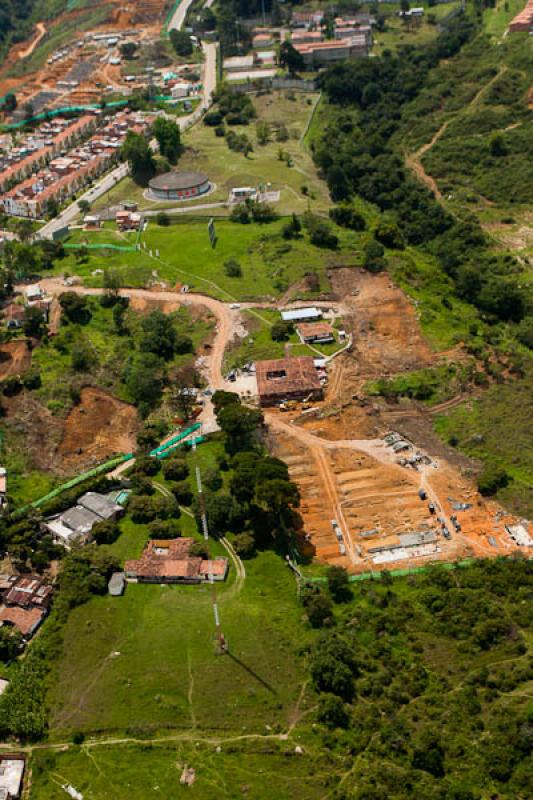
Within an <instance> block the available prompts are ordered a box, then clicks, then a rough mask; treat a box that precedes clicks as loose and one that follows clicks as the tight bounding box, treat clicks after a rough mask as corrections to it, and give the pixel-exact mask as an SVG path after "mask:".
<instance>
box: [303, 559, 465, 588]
mask: <svg viewBox="0 0 533 800" xmlns="http://www.w3.org/2000/svg"><path fill="white" fill-rule="evenodd" d="M475 562H476V559H475V558H465V559H463V560H462V561H453V562H451V563H450V562H442V561H433V562H432V563H431V564H427V565H426V566H425V567H406V568H405V569H391V570H384V571H383V572H362V573H361V575H350V576H349V577H348V580H349V581H350V583H355V582H357V581H369V580H374V581H380V580H381V579H382V577H383V574H384V573H388V574H389V575H392V576H393V577H394V578H405V577H407V576H408V575H416V574H417V573H419V572H426V571H427V570H428V569H431V568H434V567H442V569H455V568H456V567H469V566H470V565H471V564H474V563H475ZM304 577H305V580H306V581H309V583H326V582H327V578H326V577H320V576H315V577H311V576H310V577H307V576H304Z"/></svg>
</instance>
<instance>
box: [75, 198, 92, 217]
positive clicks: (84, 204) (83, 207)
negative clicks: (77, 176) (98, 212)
mask: <svg viewBox="0 0 533 800" xmlns="http://www.w3.org/2000/svg"><path fill="white" fill-rule="evenodd" d="M78 208H79V209H80V211H81V212H82V214H86V213H87V212H88V211H89V209H90V208H91V204H90V203H89V201H88V200H85V199H84V198H82V199H81V200H78Z"/></svg>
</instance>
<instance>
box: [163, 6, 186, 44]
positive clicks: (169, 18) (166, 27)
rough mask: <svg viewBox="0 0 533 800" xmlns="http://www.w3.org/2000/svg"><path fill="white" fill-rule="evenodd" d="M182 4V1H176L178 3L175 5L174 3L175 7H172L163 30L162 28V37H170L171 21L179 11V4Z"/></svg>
mask: <svg viewBox="0 0 533 800" xmlns="http://www.w3.org/2000/svg"><path fill="white" fill-rule="evenodd" d="M181 2H182V0H176V2H175V3H173V5H172V7H171V9H170V11H169V12H168V14H167V17H166V19H165V22H164V24H163V28H162V30H161V35H162V36H168V26H169V23H170V20H171V19H172V17H173V16H174V14H175V13H176V10H177V8H178V6H179V4H180V3H181Z"/></svg>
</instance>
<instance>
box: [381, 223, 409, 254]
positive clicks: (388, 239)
mask: <svg viewBox="0 0 533 800" xmlns="http://www.w3.org/2000/svg"><path fill="white" fill-rule="evenodd" d="M374 236H375V238H376V239H377V241H378V242H381V244H383V245H385V247H390V248H392V249H394V250H403V249H404V247H405V239H404V237H403V233H402V232H401V230H400V229H399V227H398V226H397V225H395V224H394V223H393V222H380V224H379V225H378V227H377V228H376V230H375V232H374Z"/></svg>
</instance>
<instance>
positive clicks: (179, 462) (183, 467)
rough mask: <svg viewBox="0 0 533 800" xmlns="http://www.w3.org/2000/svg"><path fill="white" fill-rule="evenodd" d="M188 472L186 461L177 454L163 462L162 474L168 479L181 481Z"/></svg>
mask: <svg viewBox="0 0 533 800" xmlns="http://www.w3.org/2000/svg"><path fill="white" fill-rule="evenodd" d="M188 474H189V467H188V465H187V462H186V461H185V460H184V459H183V458H180V457H179V456H171V457H170V458H168V459H166V460H165V461H164V462H163V475H164V476H165V480H168V481H183V480H185V478H186V477H187V476H188Z"/></svg>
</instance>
